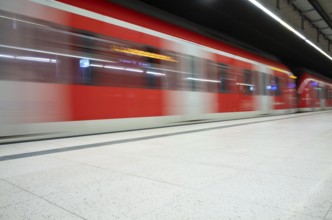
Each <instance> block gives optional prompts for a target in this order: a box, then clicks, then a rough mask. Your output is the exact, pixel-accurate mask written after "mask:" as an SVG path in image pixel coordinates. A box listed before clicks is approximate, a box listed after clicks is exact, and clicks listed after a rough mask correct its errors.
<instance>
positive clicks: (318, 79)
mask: <svg viewBox="0 0 332 220" xmlns="http://www.w3.org/2000/svg"><path fill="white" fill-rule="evenodd" d="M297 95H298V110H299V112H308V111H317V110H330V109H332V80H330V79H327V78H326V77H323V76H321V75H319V74H317V73H313V72H312V71H308V70H304V69H302V70H300V77H299V79H298V88H297Z"/></svg>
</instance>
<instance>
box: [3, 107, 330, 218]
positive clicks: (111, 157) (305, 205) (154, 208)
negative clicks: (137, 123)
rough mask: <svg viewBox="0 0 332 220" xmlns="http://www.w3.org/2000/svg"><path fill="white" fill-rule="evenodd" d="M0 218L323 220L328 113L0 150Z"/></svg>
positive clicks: (327, 213)
mask: <svg viewBox="0 0 332 220" xmlns="http://www.w3.org/2000/svg"><path fill="white" fill-rule="evenodd" d="M0 219H4V220H11V219H15V220H18V219H33V220H36V219H97V220H100V219H107V220H110V219H139V220H150V219H151V220H158V219H167V220H173V219H175V220H184V219H199V220H202V219H204V220H205V219H218V220H224V219H244V220H248V219H254V220H274V219H280V220H283V219H291V220H295V219H297V220H316V219H317V220H318V219H320V220H332V112H331V111H330V112H319V113H317V112H316V113H309V114H308V113H305V114H294V115H285V116H273V117H263V118H255V119H244V120H235V121H225V122H217V123H207V124H196V125H188V126H179V127H168V128H160V129H153V130H141V131H131V132H121V133H111V134H102V135H92V136H84V137H73V138H64V139H54V140H45V141H36V142H26V143H17V144H7V145H0Z"/></svg>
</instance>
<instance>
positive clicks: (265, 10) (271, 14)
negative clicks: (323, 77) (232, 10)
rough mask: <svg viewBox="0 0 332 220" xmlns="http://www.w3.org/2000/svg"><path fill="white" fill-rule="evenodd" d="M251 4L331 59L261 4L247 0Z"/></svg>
mask: <svg viewBox="0 0 332 220" xmlns="http://www.w3.org/2000/svg"><path fill="white" fill-rule="evenodd" d="M248 1H249V2H251V3H252V4H254V5H255V6H256V7H257V8H259V9H261V10H262V11H263V12H265V13H266V14H268V15H269V16H270V17H272V18H273V19H274V20H276V21H278V22H279V23H280V24H281V25H282V26H284V27H285V28H287V29H288V30H290V31H291V32H293V33H294V34H295V35H297V36H298V37H299V38H301V39H302V40H304V41H305V42H306V43H308V44H309V45H310V46H312V47H313V48H315V49H316V50H318V51H319V52H320V53H321V54H323V55H324V56H326V57H327V58H329V59H330V60H332V57H331V56H329V55H328V54H327V53H325V52H324V51H323V50H322V49H320V48H319V47H318V46H317V45H315V44H314V43H313V42H311V41H310V40H308V39H307V38H306V37H305V36H303V35H302V34H301V33H300V32H298V31H297V30H295V29H294V28H293V27H291V26H290V25H289V24H287V23H286V22H285V21H283V20H282V19H281V18H279V17H278V16H277V15H275V14H274V13H273V12H271V11H270V10H269V9H267V8H265V7H264V6H263V5H262V4H261V3H259V2H258V1H256V0H248Z"/></svg>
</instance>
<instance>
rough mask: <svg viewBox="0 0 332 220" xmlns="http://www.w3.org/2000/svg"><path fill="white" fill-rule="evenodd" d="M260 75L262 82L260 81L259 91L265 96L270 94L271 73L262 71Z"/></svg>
mask: <svg viewBox="0 0 332 220" xmlns="http://www.w3.org/2000/svg"><path fill="white" fill-rule="evenodd" d="M259 75H261V83H259V88H258V90H259V91H258V93H259V94H260V95H264V96H267V95H270V93H268V88H269V82H270V75H269V74H267V73H260V74H259Z"/></svg>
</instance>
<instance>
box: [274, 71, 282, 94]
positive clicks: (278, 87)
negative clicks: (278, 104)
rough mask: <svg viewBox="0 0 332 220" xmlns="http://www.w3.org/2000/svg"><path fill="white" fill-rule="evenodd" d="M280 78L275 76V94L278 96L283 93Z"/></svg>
mask: <svg viewBox="0 0 332 220" xmlns="http://www.w3.org/2000/svg"><path fill="white" fill-rule="evenodd" d="M280 81H281V80H280V78H279V77H277V76H276V77H275V78H274V82H275V91H274V94H275V95H276V96H280V95H281V82H280Z"/></svg>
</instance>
